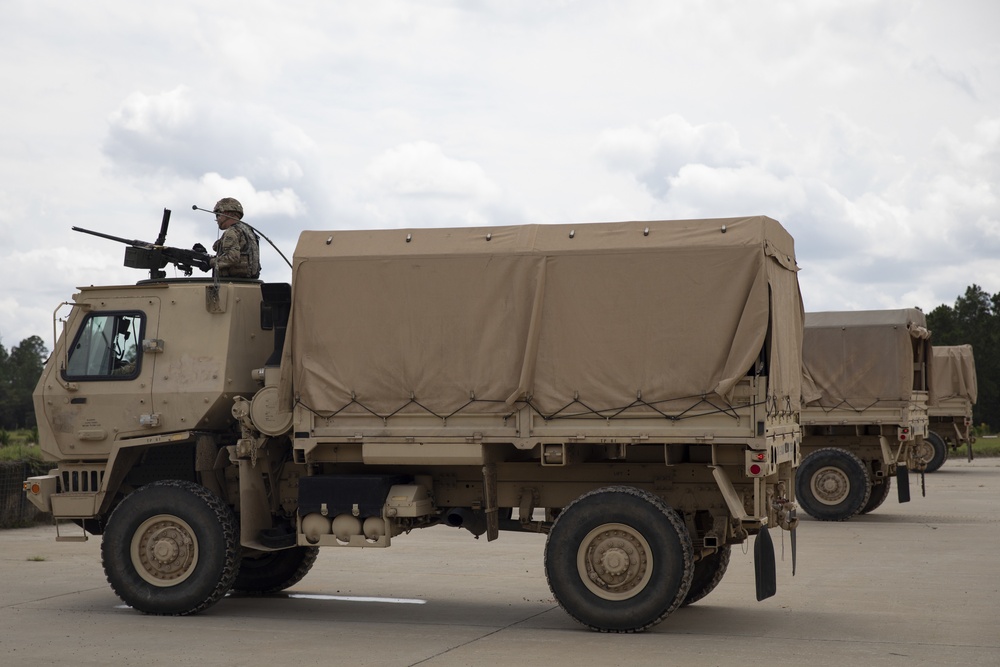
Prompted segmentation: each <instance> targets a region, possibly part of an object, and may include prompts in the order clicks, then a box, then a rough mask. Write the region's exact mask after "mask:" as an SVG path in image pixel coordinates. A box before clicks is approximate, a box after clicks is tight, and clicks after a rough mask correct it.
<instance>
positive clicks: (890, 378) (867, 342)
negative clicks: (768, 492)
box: [795, 308, 930, 521]
mask: <svg viewBox="0 0 1000 667" xmlns="http://www.w3.org/2000/svg"><path fill="white" fill-rule="evenodd" d="M805 323H806V325H805V334H804V337H803V344H802V370H803V374H804V376H803V380H802V417H801V419H802V430H803V440H802V465H801V466H800V467H799V469H798V472H797V474H796V480H795V485H796V496H797V500H798V502H799V503H800V504H801V505H802V509H804V510H805V511H806V512H807V513H808V514H809V515H810V516H812V517H814V518H816V519H821V520H824V521H843V520H845V519H849V518H850V517H852V516H854V515H855V514H859V513H860V514H865V513H868V512H871V511H872V510H874V509H875V508H877V507H879V506H880V505H881V504H882V503H883V502H884V501H885V500H886V498H887V497H888V495H889V488H890V483H891V481H890V480H891V479H892V477H896V478H897V488H898V498H899V502H907V501H908V500H909V499H910V495H909V476H908V470H909V469H911V468H913V469H916V470H918V471H919V470H922V464H920V463H919V462H918V461H917V460H916V451H917V449H918V448H919V447H920V446H921V443H922V441H923V439H924V438H926V437H927V432H928V417H927V398H928V373H929V357H930V342H929V338H930V332H929V331H928V330H927V327H926V321H925V319H924V314H923V313H922V312H920V311H919V310H917V309H915V308H913V309H902V310H867V311H854V312H819V313H806V317H805Z"/></svg>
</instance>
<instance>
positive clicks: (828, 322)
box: [802, 308, 930, 409]
mask: <svg viewBox="0 0 1000 667" xmlns="http://www.w3.org/2000/svg"><path fill="white" fill-rule="evenodd" d="M805 322H806V327H805V335H804V337H803V343H802V372H803V380H802V402H803V405H805V406H807V407H812V406H822V407H827V408H831V407H838V406H841V405H842V404H844V403H845V402H846V403H847V404H850V405H851V406H853V407H854V408H855V409H858V408H865V407H868V406H871V405H875V404H883V405H884V404H889V405H893V404H896V405H899V404H905V403H908V402H909V401H910V398H911V396H912V394H913V391H914V389H915V387H914V361H915V359H914V344H913V340H914V339H917V340H919V341H926V340H927V339H928V338H929V337H930V332H929V331H928V330H927V323H926V320H925V318H924V314H923V313H922V312H921V311H919V310H917V309H916V308H906V309H900V310H859V311H837V312H818V313H806V319H805ZM920 345H929V344H927V343H920Z"/></svg>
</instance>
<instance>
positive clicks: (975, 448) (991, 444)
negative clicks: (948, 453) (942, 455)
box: [954, 436, 1000, 458]
mask: <svg viewBox="0 0 1000 667" xmlns="http://www.w3.org/2000/svg"><path fill="white" fill-rule="evenodd" d="M972 455H973V456H975V457H976V458H979V457H980V456H982V457H984V458H985V457H989V456H1000V437H995V436H994V437H990V436H979V437H978V438H976V441H975V442H974V443H972ZM954 456H966V449H965V448H964V447H962V448H959V451H957V452H955V453H954Z"/></svg>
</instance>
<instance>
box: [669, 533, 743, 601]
mask: <svg viewBox="0 0 1000 667" xmlns="http://www.w3.org/2000/svg"><path fill="white" fill-rule="evenodd" d="M731 549H732V548H731V547H730V546H729V545H728V544H726V545H723V546H721V547H719V549H718V550H717V551H716V552H715V553H714V554H711V555H708V556H705V557H704V558H702V559H701V560H700V561H698V562H697V563H695V564H694V573H693V575H692V577H691V588H690V589H688V594H687V597H685V598H684V602H682V603H681V606H682V607H686V606H688V605H689V604H694V603H695V602H697V601H698V600H700V599H702V598H703V597H705V596H706V595H708V594H709V593H711V592H712V591H714V590H715V587H716V586H718V585H719V582H721V581H722V577H723V575H725V574H726V569H728V568H729V556H730V551H731Z"/></svg>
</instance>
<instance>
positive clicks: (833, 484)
mask: <svg viewBox="0 0 1000 667" xmlns="http://www.w3.org/2000/svg"><path fill="white" fill-rule="evenodd" d="M812 491H813V495H815V496H816V499H817V500H818V501H820V502H821V503H824V504H826V505H836V504H838V503H841V502H843V501H844V499H845V498H847V495H848V494H849V493H850V492H851V482H850V480H848V479H847V476H846V475H845V474H844V473H843V471H841V470H839V469H837V468H831V467H827V468H822V469H821V470H818V471H816V474H815V475H813V478H812Z"/></svg>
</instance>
